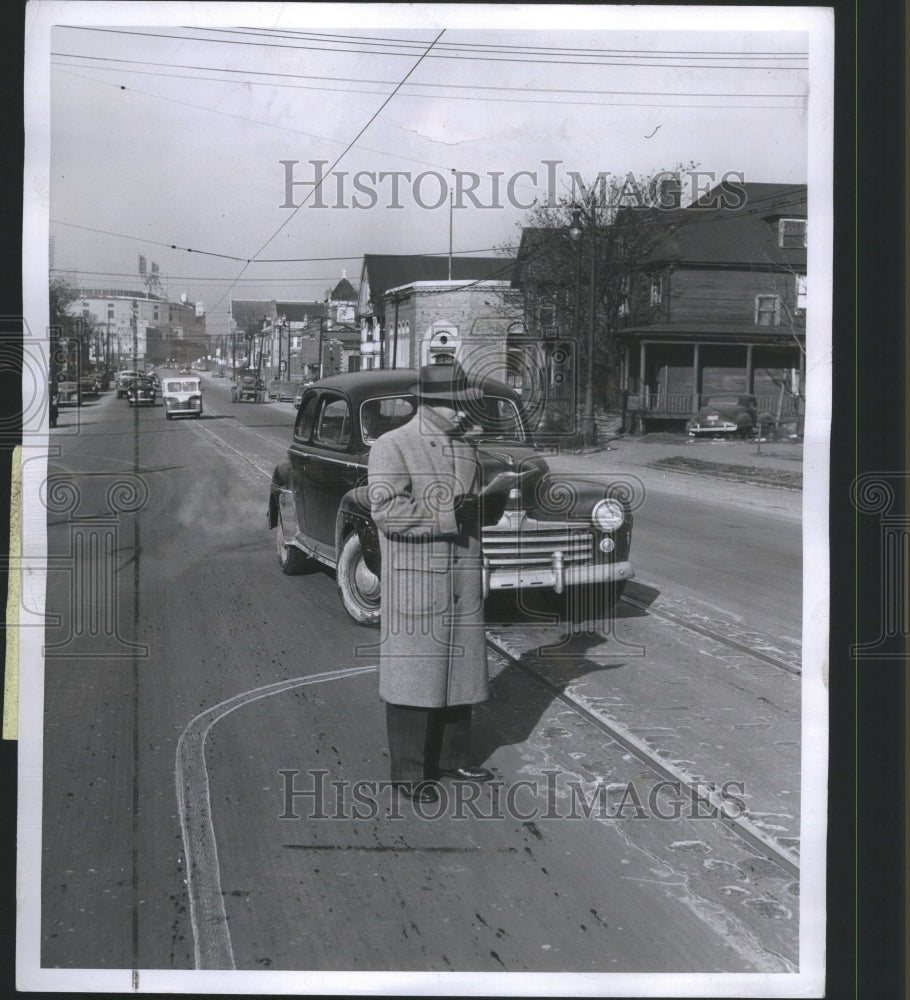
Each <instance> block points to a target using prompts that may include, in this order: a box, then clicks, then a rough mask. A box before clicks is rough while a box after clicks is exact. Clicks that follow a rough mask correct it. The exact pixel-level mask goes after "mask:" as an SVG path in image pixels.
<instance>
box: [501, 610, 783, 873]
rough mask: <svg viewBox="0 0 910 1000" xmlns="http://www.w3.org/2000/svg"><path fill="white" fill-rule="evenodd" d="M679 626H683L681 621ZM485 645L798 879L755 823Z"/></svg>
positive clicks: (632, 736)
mask: <svg viewBox="0 0 910 1000" xmlns="http://www.w3.org/2000/svg"><path fill="white" fill-rule="evenodd" d="M630 603H631V602H630ZM674 620H675V619H674ZM681 624H686V623H685V622H681ZM696 631H697V630H696ZM717 638H718V641H721V638H720V637H717ZM487 645H488V646H489V647H490V648H491V649H493V650H494V651H495V652H496V653H497V654H498V655H499V656H501V657H503V658H504V659H506V660H507V661H508V662H509V663H510V664H511V665H512V666H514V667H516V668H517V669H519V670H520V671H521V672H522V673H524V674H525V675H527V676H528V677H530V678H531V679H532V680H534V681H536V682H537V683H538V684H540V685H541V686H542V687H543V688H545V689H546V690H547V691H548V693H549V694H551V695H552V696H553V697H554V698H557V699H559V701H561V702H562V703H563V704H564V705H566V706H568V707H569V708H570V709H571V710H572V711H573V712H576V713H577V714H578V715H580V716H582V717H583V718H584V719H586V720H587V721H588V722H589V723H591V725H593V726H596V727H597V728H598V729H599V730H600V731H601V732H602V733H604V734H605V735H606V736H608V737H609V738H610V739H612V740H614V741H615V742H616V743H618V744H620V746H623V747H625V748H626V750H628V751H629V752H630V753H633V754H634V755H635V756H636V757H638V758H640V759H641V760H642V762H643V763H645V764H646V765H647V766H648V767H650V768H651V769H652V770H653V771H654V772H655V773H656V774H657V775H659V776H660V777H661V778H663V779H665V780H667V781H671V782H678V783H679V784H680V785H681V786H684V787H688V788H690V789H692V791H693V794H695V795H697V797H698V798H699V799H700V800H701V801H702V802H704V803H705V804H706V805H709V806H710V807H711V808H712V809H714V810H715V811H716V812H717V818H718V821H719V822H722V823H724V824H725V825H727V826H728V827H729V829H730V830H732V831H733V832H734V833H735V834H736V835H737V836H739V837H740V838H741V839H742V840H745V841H746V842H747V843H749V844H750V845H751V846H752V847H753V848H755V849H756V850H758V851H759V852H760V853H761V854H762V855H763V856H764V857H766V858H768V859H769V860H772V861H774V862H776V863H777V864H779V865H780V866H781V868H783V869H784V870H785V871H786V872H787V874H789V875H790V876H791V877H793V878H795V879H798V878H799V858H798V856H797V855H796V854H795V853H794V852H793V851H790V850H788V849H787V848H785V847H783V846H781V845H780V844H778V843H777V842H776V841H775V840H774V839H773V838H771V837H769V836H768V835H767V834H765V833H764V832H763V831H762V830H761V829H760V828H759V827H758V826H756V824H755V823H753V822H752V821H751V820H750V819H748V817H746V816H736V817H734V816H730V815H728V813H727V811H726V810H725V809H724V808H723V805H724V803H723V800H722V799H721V797H720V796H719V795H717V793H716V792H714V791H713V790H710V789H707V788H704V789H703V788H702V786H701V785H700V784H696V783H693V781H692V776H691V775H689V774H687V773H686V772H685V771H683V770H682V769H681V768H679V767H676V766H675V765H674V764H672V763H671V762H669V761H667V760H666V759H665V758H664V757H662V756H661V755H660V754H659V753H657V752H655V751H654V750H653V749H652V748H651V747H650V746H648V744H647V743H646V742H644V741H643V740H641V739H639V738H638V737H637V736H635V734H634V733H633V732H632V731H631V730H629V729H627V728H626V727H625V726H623V725H621V724H620V723H618V722H616V721H615V720H608V719H604V718H603V717H601V716H600V715H597V714H596V713H594V712H591V711H590V710H589V709H588V708H586V707H585V706H584V705H582V704H581V702H579V701H578V700H577V699H576V698H574V697H573V696H572V695H571V694H568V693H566V692H565V691H564V690H562V688H560V687H559V686H557V685H556V684H553V683H551V682H550V681H549V680H547V679H546V678H545V677H544V676H543V675H542V674H540V673H538V672H537V671H536V670H534V669H533V667H531V666H529V665H528V663H526V662H524V661H523V660H522V659H521V658H520V657H516V656H515V655H514V654H513V653H512V652H510V650H509V649H508V647H507V646H506V645H505V644H504V643H501V642H500V641H499V640H498V639H497V638H495V637H493V636H490V635H488V636H487ZM736 648H739V647H736Z"/></svg>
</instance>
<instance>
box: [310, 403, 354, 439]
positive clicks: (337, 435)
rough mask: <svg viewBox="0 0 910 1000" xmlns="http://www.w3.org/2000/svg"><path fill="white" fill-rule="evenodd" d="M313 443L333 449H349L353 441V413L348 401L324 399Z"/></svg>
mask: <svg viewBox="0 0 910 1000" xmlns="http://www.w3.org/2000/svg"><path fill="white" fill-rule="evenodd" d="M313 441H314V442H315V443H316V444H324V445H328V446H329V447H332V448H345V447H347V445H348V444H349V443H350V441H351V413H350V408H349V407H348V401H347V400H346V399H332V398H331V397H326V398H325V399H324V402H323V405H322V406H321V407H320V410H319V417H318V419H317V421H316V432H315V434H314V435H313Z"/></svg>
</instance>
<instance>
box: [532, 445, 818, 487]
mask: <svg viewBox="0 0 910 1000" xmlns="http://www.w3.org/2000/svg"><path fill="white" fill-rule="evenodd" d="M547 461H548V462H549V464H550V466H551V468H552V469H553V471H554V472H557V471H562V472H604V471H607V470H610V469H617V468H619V467H623V468H639V469H640V468H650V469H655V470H658V471H660V472H661V473H666V474H673V475H688V476H698V477H699V478H702V479H704V478H709V479H714V480H717V479H723V480H727V481H734V482H741V483H752V484H758V485H764V486H774V487H777V488H784V489H789V490H799V489H800V488H801V478H802V468H803V445H802V442H795V441H794V442H790V441H773V442H771V441H762V442H758V441H751V440H750V441H739V440H729V441H727V440H713V439H712V440H691V439H689V438H688V437H686V436H685V435H683V434H670V433H656V434H646V435H641V436H633V435H626V436H621V437H616V438H614V439H612V440H608V441H607V442H606V444H605V445H602V446H601V447H599V448H597V449H596V450H593V451H589V452H580V453H577V454H576V453H572V452H562V453H561V454H558V455H556V454H554V455H552V456H548V459H547Z"/></svg>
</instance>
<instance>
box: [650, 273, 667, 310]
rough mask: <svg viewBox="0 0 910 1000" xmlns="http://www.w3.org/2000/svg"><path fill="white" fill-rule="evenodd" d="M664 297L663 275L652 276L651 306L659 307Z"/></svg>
mask: <svg viewBox="0 0 910 1000" xmlns="http://www.w3.org/2000/svg"><path fill="white" fill-rule="evenodd" d="M663 297H664V279H663V275H661V274H652V275H651V305H652V306H659V305H660V303H661V302H662V301H663Z"/></svg>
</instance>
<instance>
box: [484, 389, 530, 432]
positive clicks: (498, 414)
mask: <svg viewBox="0 0 910 1000" xmlns="http://www.w3.org/2000/svg"><path fill="white" fill-rule="evenodd" d="M472 415H473V414H472ZM480 424H481V427H482V428H483V432H484V434H493V435H495V436H496V437H504V438H509V439H510V440H512V441H524V439H525V433H524V428H523V426H522V423H521V415H520V413H519V412H518V407H517V406H516V405H515V402H514V400H511V399H506V398H504V397H502V396H484V398H483V413H482V414H481V419H480Z"/></svg>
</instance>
